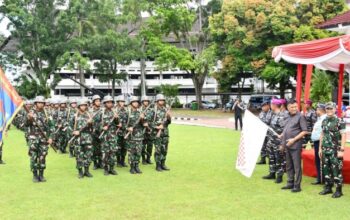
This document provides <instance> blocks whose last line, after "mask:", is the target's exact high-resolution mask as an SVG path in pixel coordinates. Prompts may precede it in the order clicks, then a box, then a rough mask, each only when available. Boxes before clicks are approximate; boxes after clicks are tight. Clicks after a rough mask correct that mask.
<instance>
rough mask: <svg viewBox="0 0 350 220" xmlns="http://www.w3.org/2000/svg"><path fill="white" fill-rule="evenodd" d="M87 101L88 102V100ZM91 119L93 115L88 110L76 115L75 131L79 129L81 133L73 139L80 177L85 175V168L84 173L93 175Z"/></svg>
mask: <svg viewBox="0 0 350 220" xmlns="http://www.w3.org/2000/svg"><path fill="white" fill-rule="evenodd" d="M86 103H87V102H86ZM90 119H91V115H90V114H89V113H88V112H84V113H82V112H80V111H78V112H77V113H76V115H75V119H74V125H73V131H79V132H80V134H79V136H77V137H76V138H75V139H74V141H73V143H72V144H73V146H74V155H75V158H76V161H77V165H76V167H77V169H78V171H79V177H80V178H82V177H83V174H82V173H83V168H84V169H85V173H84V175H85V176H87V177H92V175H91V174H90V173H89V166H90V163H91V157H92V135H91V134H92V124H88V120H90Z"/></svg>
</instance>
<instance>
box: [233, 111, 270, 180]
mask: <svg viewBox="0 0 350 220" xmlns="http://www.w3.org/2000/svg"><path fill="white" fill-rule="evenodd" d="M268 129H269V127H268V126H267V125H266V124H265V123H264V122H262V121H261V120H260V119H259V118H258V117H256V116H255V115H254V114H253V113H251V112H250V111H248V110H246V111H245V113H244V118H243V129H242V132H241V141H240V144H239V150H238V155H237V161H236V169H237V170H239V171H240V172H241V173H242V174H243V175H244V176H246V177H251V176H252V174H253V171H254V169H255V165H256V162H257V160H258V158H259V155H260V151H261V148H262V146H263V144H264V140H265V137H266V132H267V130H268Z"/></svg>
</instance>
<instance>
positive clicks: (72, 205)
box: [0, 125, 350, 220]
mask: <svg viewBox="0 0 350 220" xmlns="http://www.w3.org/2000/svg"><path fill="white" fill-rule="evenodd" d="M238 142H239V133H237V132H234V131H231V130H228V129H212V128H202V127H191V126H179V125H172V126H171V144H170V150H169V157H168V161H169V162H168V165H169V167H170V168H171V171H170V172H166V173H165V172H163V173H157V172H156V171H155V170H154V166H142V167H141V168H142V170H143V172H144V174H142V175H131V174H129V173H128V169H126V168H124V169H120V168H119V169H118V172H119V175H118V176H107V177H106V176H103V173H102V171H101V170H99V171H93V172H92V174H93V175H94V178H92V179H87V178H84V179H82V180H81V179H78V178H77V173H76V170H75V162H74V160H73V159H70V158H68V155H59V154H55V153H54V152H53V151H50V153H49V156H48V158H47V167H48V169H47V172H46V173H47V175H46V178H47V180H48V182H46V183H32V181H31V178H32V176H31V173H30V171H29V158H28V156H27V147H26V146H25V141H24V138H23V134H22V133H21V132H19V131H17V130H14V129H12V130H11V131H10V132H9V136H8V137H7V138H6V139H5V146H4V159H5V161H6V162H7V164H6V165H3V166H0V219H181V220H182V219H316V218H318V219H349V218H350V211H349V210H350V186H349V185H346V186H345V187H344V194H345V196H344V197H342V198H341V199H338V200H335V199H332V198H330V196H327V197H322V196H319V195H318V192H319V191H320V190H321V187H319V186H316V187H315V186H312V185H311V184H310V183H311V182H312V181H313V179H312V178H308V177H305V178H304V179H303V183H302V188H303V191H302V192H301V193H299V194H292V193H291V192H289V191H282V190H280V187H281V186H282V185H277V184H275V183H273V182H270V181H266V180H262V179H261V176H262V175H264V174H266V172H267V167H266V166H259V167H258V168H257V169H256V171H255V174H254V176H253V177H252V178H251V179H247V178H245V177H243V176H242V175H241V174H240V173H239V172H238V171H236V170H235V169H234V164H235V158H236V153H237V146H238ZM284 182H285V180H284Z"/></svg>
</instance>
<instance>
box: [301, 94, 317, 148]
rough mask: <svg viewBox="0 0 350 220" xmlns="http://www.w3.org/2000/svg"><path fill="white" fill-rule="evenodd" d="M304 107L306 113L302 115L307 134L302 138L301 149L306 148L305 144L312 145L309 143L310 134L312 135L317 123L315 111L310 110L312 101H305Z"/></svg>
mask: <svg viewBox="0 0 350 220" xmlns="http://www.w3.org/2000/svg"><path fill="white" fill-rule="evenodd" d="M305 107H306V112H305V113H304V116H305V118H306V123H307V129H308V134H307V135H305V136H304V144H303V147H306V145H307V143H309V142H310V143H311V145H313V144H312V141H311V133H312V129H313V127H314V124H315V123H316V121H317V114H316V111H315V110H314V109H313V108H312V101H311V100H307V101H306V102H305Z"/></svg>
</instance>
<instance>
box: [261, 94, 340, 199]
mask: <svg viewBox="0 0 350 220" xmlns="http://www.w3.org/2000/svg"><path fill="white" fill-rule="evenodd" d="M304 104H305V109H306V111H305V112H303V113H302V115H303V117H305V119H306V124H307V133H306V135H305V136H304V144H303V147H304V148H305V147H306V145H307V144H308V143H310V145H311V146H312V147H313V146H314V145H313V143H314V142H313V141H312V140H311V134H314V133H320V134H319V135H320V136H321V137H320V138H319V143H320V148H319V154H320V158H321V169H322V176H323V177H322V179H324V184H325V185H324V189H323V191H321V192H320V193H319V194H320V195H326V194H330V193H333V191H332V186H333V185H336V192H335V193H334V194H333V196H332V197H333V198H339V197H341V196H342V195H343V193H342V184H343V177H342V166H343V158H342V157H343V153H342V152H343V151H344V146H345V122H344V120H343V119H342V118H338V117H337V116H336V105H335V103H332V102H329V103H327V104H318V105H317V112H316V111H315V110H314V109H313V108H312V101H311V100H307V101H306V102H305V103H304ZM261 108H262V111H261V112H260V114H259V118H260V119H261V120H262V121H263V122H264V123H265V124H267V125H268V126H269V127H270V129H269V130H268V132H267V136H266V139H265V142H264V145H263V148H262V150H261V160H260V161H259V162H258V163H257V164H266V163H267V162H266V158H268V159H269V161H268V164H269V174H268V175H266V176H264V177H263V179H271V180H275V183H281V182H282V181H283V174H284V173H285V172H286V160H285V152H283V151H282V150H281V149H282V148H281V147H280V146H281V135H282V133H283V131H284V127H285V126H286V124H287V123H288V120H289V112H288V111H287V106H286V105H285V102H284V100H283V99H273V100H271V102H264V103H263V104H262V106H261ZM318 112H321V113H322V114H319V113H318ZM323 114H324V115H326V116H327V117H321V116H322V115H323ZM318 121H319V122H318ZM316 122H318V123H319V131H318V130H317V128H316V127H317V126H315V124H316ZM316 150H317V152H318V147H317V149H315V151H316ZM317 184H321V182H317V183H316V184H314V183H313V185H317ZM287 188H288V186H287V187H282V189H287ZM288 189H289V188H288ZM292 192H293V189H292ZM295 192H297V191H295Z"/></svg>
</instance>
